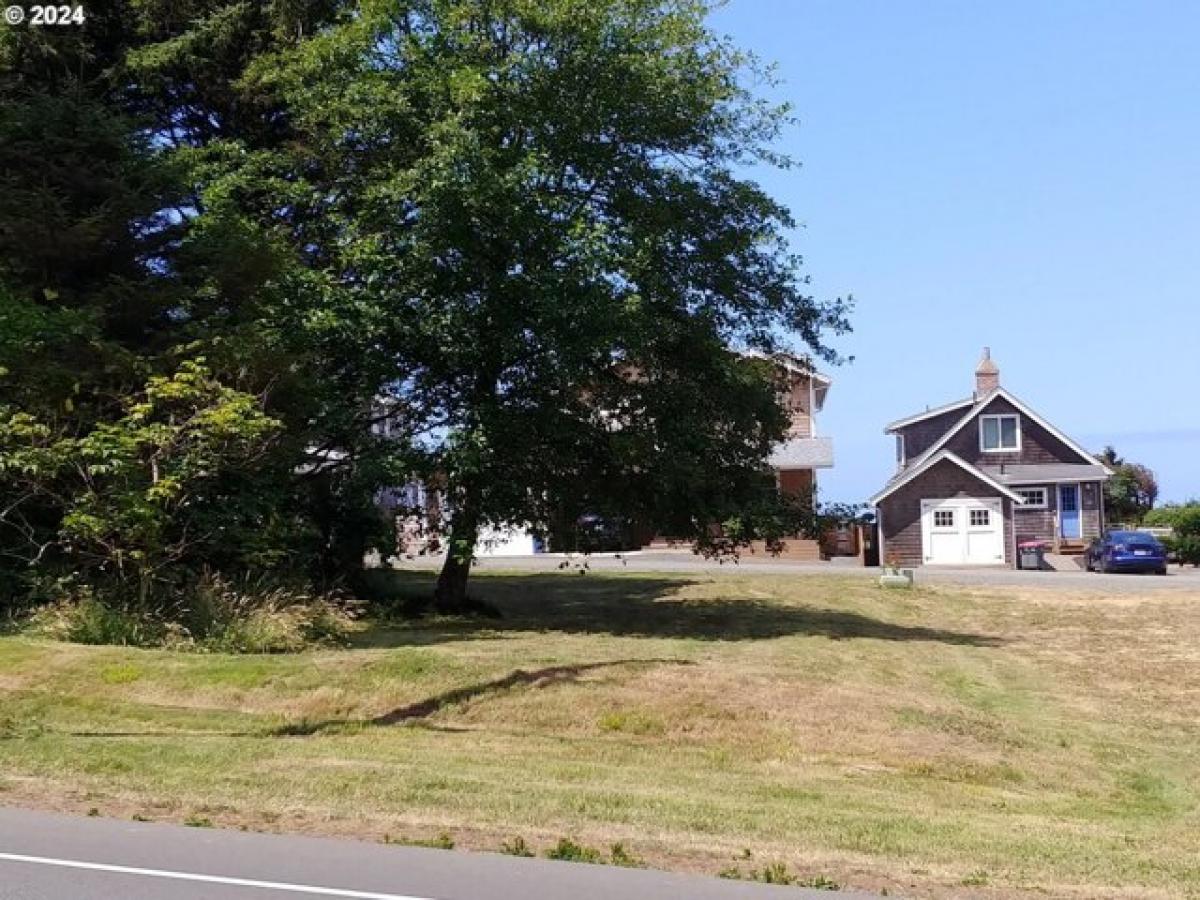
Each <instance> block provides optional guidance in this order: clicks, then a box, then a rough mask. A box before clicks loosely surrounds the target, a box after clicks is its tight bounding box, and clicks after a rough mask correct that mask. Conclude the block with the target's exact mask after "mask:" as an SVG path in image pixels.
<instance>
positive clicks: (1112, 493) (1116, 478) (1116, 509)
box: [1097, 446, 1158, 524]
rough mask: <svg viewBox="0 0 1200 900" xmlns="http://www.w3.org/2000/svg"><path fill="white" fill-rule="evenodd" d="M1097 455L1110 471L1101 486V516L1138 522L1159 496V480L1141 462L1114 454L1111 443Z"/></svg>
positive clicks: (1110, 520)
mask: <svg viewBox="0 0 1200 900" xmlns="http://www.w3.org/2000/svg"><path fill="white" fill-rule="evenodd" d="M1097 459H1099V460H1100V462H1102V463H1104V465H1106V466H1108V467H1109V468H1110V469H1112V471H1113V476H1112V478H1110V479H1109V480H1108V481H1107V482H1106V484H1105V486H1104V517H1105V520H1106V521H1108V522H1113V523H1123V522H1124V523H1132V524H1136V523H1138V522H1141V521H1142V519H1143V517H1144V516H1145V515H1146V514H1147V513H1148V512H1149V511H1150V510H1151V509H1152V508H1153V507H1154V502H1155V501H1156V500H1157V499H1158V482H1157V480H1155V477H1154V472H1152V471H1151V470H1150V469H1149V468H1148V467H1146V466H1143V465H1141V464H1140V463H1134V462H1129V461H1128V460H1125V459H1122V458H1121V457H1120V456H1118V455H1117V451H1116V450H1115V449H1114V448H1113V447H1111V446H1110V447H1105V448H1104V452H1103V453H1101V454H1099V456H1097Z"/></svg>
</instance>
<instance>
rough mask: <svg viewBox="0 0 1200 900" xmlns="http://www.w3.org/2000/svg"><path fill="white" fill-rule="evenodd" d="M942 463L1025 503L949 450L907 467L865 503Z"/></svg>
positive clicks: (880, 496) (898, 487) (1017, 495)
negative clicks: (952, 465)
mask: <svg viewBox="0 0 1200 900" xmlns="http://www.w3.org/2000/svg"><path fill="white" fill-rule="evenodd" d="M943 461H945V462H952V463H954V464H955V465H956V466H958V467H959V468H960V469H962V470H963V471H964V472H966V473H967V474H968V475H972V476H974V477H975V478H978V479H979V480H980V481H982V482H983V483H984V484H986V485H987V486H988V487H990V488H992V489H993V490H995V491H996V492H997V493H999V494H1003V495H1004V496H1005V497H1007V498H1008V499H1009V500H1012V501H1014V502H1016V503H1024V502H1025V500H1024V498H1022V497H1021V495H1020V494H1018V493H1017V492H1016V491H1014V490H1013V489H1012V488H1010V487H1007V486H1005V485H1003V484H1001V483H1000V482H999V481H997V480H996V479H995V478H993V477H992V476H991V475H988V474H987V473H986V472H983V471H981V470H979V469H977V468H975V466H973V465H971V464H970V463H969V462H967V461H966V460H964V459H963V458H962V457H960V456H958V455H956V454H954V453H951V452H950V451H949V450H943V451H941V452H940V453H936V454H934V455H932V456H925V457H924V458H923V459H922V461H921V462H920V463H917V464H915V465H912V466H909V467H908V468H907V469H905V470H904V471H903V472H901V473H899V474H898V475H897V476H896V477H895V478H893V479H892V480H891V481H889V482H888V483H887V486H886V487H884V489H883V490H882V491H880V492H879V493H878V494H876V495H875V496H874V497H872V498H871V499H870V500H868V501H867V502H868V503H870V504H871V505H872V506H875V505H877V504H878V503H879V501H880V500H882V499H884V498H885V497H887V496H889V495H891V494H893V493H895V492H896V491H898V490H899V489H900V488H902V487H904V485H906V484H908V483H909V482H910V481H912V480H914V479H915V478H916V477H917V476H918V475H920V474H922V473H923V472H927V471H928V470H930V469H932V468H933V467H934V466H936V465H937V464H938V463H940V462H943Z"/></svg>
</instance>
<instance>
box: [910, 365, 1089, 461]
mask: <svg viewBox="0 0 1200 900" xmlns="http://www.w3.org/2000/svg"><path fill="white" fill-rule="evenodd" d="M997 397H1002V398H1003V399H1005V400H1007V401H1008V402H1009V403H1011V404H1012V405H1013V406H1015V407H1016V408H1017V410H1018V411H1019V412H1021V413H1023V414H1024V415H1026V416H1028V417H1029V418H1030V419H1032V420H1033V421H1034V422H1036V423H1037V424H1038V425H1041V426H1042V427H1043V428H1045V429H1046V430H1047V431H1048V432H1050V434H1052V435H1053V436H1054V437H1056V438H1058V439H1059V440H1060V441H1062V442H1063V443H1064V444H1065V445H1066V446H1067V448H1068V449H1070V450H1074V451H1075V452H1076V453H1078V454H1079V455H1080V456H1081V457H1083V458H1084V459H1086V460H1087V461H1088V464H1089V465H1093V466H1099V467H1100V468H1102V469H1103V470H1104V472H1105V474H1106V475H1112V474H1113V471H1112V469H1110V468H1109V467H1108V466H1106V465H1104V463H1102V462H1100V461H1099V460H1098V459H1096V457H1095V456H1093V455H1092V454H1090V453H1088V452H1087V451H1086V450H1084V449H1083V448H1082V447H1081V446H1079V445H1078V444H1077V443H1075V442H1074V441H1073V440H1071V439H1070V438H1069V437H1067V436H1066V435H1065V434H1063V433H1062V432H1061V431H1059V430H1058V429H1057V428H1055V427H1054V426H1053V425H1051V424H1050V423H1049V422H1047V421H1046V420H1045V419H1043V418H1042V417H1041V416H1039V415H1038V414H1037V413H1035V412H1034V411H1033V410H1032V409H1030V408H1029V407H1028V406H1027V405H1026V404H1025V403H1023V402H1022V401H1021V400H1018V399H1017V398H1016V397H1014V396H1013V395H1012V394H1010V393H1009V392H1008V391H1007V390H1005V389H1004V388H1002V387H999V388H996V389H995V390H994V391H992V392H991V393H990V394H988V395H987V396H986V397H983V398H981V399H980V400H979V401H978V402H977V403H976V404H975V405H974V406H972V407H971V409H970V411H969V412H968V413H967V414H966V415H965V416H963V417H962V418H961V419H959V420H958V422H957V423H955V424H954V425H953V426H951V427H950V430H949V431H947V432H946V433H945V434H943V435H942V436H941V437H940V438H938V439H937V440H936V441H935V442H934V443H933V445H932V446H931V447H930V448H929V449H928V450H926V451H925V452H924V453H923V454H921V456H920V457H918V458H917V460H915V464H916V465H918V466H919V465H921V464H922V463H923V462H924V458H925V457H932V456H933V454H935V453H937V452H938V451H939V450H941V449H942V447H944V446H946V444H947V443H949V442H950V439H951V438H953V437H954V436H955V435H956V434H958V433H959V432H960V431H962V430H963V428H965V427H966V426H967V425H968V424H969V423H970V421H971V420H972V419H973V418H975V416H976V415H978V414H979V413H981V412H983V410H985V409H987V407H988V404H990V403H991V402H992V401H993V400H995V399H996V398H997ZM1084 480H1089V479H1084Z"/></svg>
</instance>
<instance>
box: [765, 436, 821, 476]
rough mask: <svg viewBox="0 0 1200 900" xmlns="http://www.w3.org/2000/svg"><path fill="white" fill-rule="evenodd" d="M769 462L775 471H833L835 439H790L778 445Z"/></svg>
mask: <svg viewBox="0 0 1200 900" xmlns="http://www.w3.org/2000/svg"><path fill="white" fill-rule="evenodd" d="M768 462H769V463H770V465H771V468H773V469H831V468H833V438H828V437H795V438H789V439H788V440H786V441H784V442H783V443H781V444H778V445H776V447H775V449H774V451H773V452H772V453H771V456H770V458H769V459H768Z"/></svg>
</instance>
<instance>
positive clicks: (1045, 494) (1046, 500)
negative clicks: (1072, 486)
mask: <svg viewBox="0 0 1200 900" xmlns="http://www.w3.org/2000/svg"><path fill="white" fill-rule="evenodd" d="M1023 491H1041V492H1042V502H1041V503H1030V502H1029V501H1028V500H1026V499H1025V495H1024V493H1023ZM1016 492H1017V493H1018V494H1020V495H1021V503H1020V504H1019V505H1018V506H1017V509H1049V508H1050V486H1049V485H1047V484H1036V485H1030V486H1029V487H1027V488H1017V489H1016Z"/></svg>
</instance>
